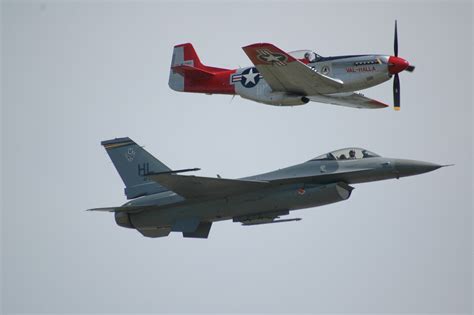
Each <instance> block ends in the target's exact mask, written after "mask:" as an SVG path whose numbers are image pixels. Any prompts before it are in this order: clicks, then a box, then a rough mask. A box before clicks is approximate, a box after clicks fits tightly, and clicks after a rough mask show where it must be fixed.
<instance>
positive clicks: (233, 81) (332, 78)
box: [168, 22, 415, 110]
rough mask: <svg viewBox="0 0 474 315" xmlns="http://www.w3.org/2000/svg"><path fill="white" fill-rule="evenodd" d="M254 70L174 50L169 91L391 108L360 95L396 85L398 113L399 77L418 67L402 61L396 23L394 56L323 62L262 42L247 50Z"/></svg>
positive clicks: (302, 52)
mask: <svg viewBox="0 0 474 315" xmlns="http://www.w3.org/2000/svg"><path fill="white" fill-rule="evenodd" d="M243 50H244V51H245V53H246V54H247V55H248V57H249V58H250V60H251V61H252V63H253V64H254V66H253V67H246V68H239V69H223V68H216V67H209V66H205V65H203V64H202V63H201V61H200V59H199V57H198V55H197V54H196V51H195V50H194V48H193V46H192V45H191V44H189V43H187V44H181V45H177V46H175V47H174V50H173V58H172V61H171V69H170V76H169V82H168V84H169V86H170V87H171V88H172V89H173V90H175V91H180V92H195V93H206V94H230V95H240V96H241V97H242V98H246V99H249V100H253V101H256V102H260V103H264V104H269V105H279V106H293V105H303V104H306V103H308V102H309V101H314V102H320V103H328V104H333V105H341V106H347V107H355V108H385V107H387V106H388V105H386V104H384V103H382V102H379V101H376V100H373V99H370V98H368V97H366V96H364V95H363V94H361V93H359V92H357V91H359V90H363V89H367V88H370V87H373V86H375V85H378V84H381V83H383V82H385V81H387V80H389V79H390V78H392V77H393V78H394V80H393V100H394V108H395V109H396V110H399V109H400V80H399V77H398V73H400V72H402V71H404V70H407V71H409V72H412V71H413V70H414V69H415V67H414V66H412V65H410V64H409V63H408V62H407V61H406V60H405V59H403V58H400V57H398V35H397V24H396V22H395V39H394V51H395V53H394V56H387V55H376V54H369V55H348V56H332V57H323V56H320V55H318V54H317V53H315V52H314V51H311V50H298V51H293V52H289V53H286V52H284V51H282V50H281V49H279V48H278V47H276V46H274V45H272V44H267V43H259V44H253V45H249V46H246V47H243Z"/></svg>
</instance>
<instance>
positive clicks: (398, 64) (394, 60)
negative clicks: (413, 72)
mask: <svg viewBox="0 0 474 315" xmlns="http://www.w3.org/2000/svg"><path fill="white" fill-rule="evenodd" d="M408 66H410V64H409V63H408V61H406V60H405V59H403V58H400V57H395V56H391V57H390V58H388V72H389V73H390V74H396V73H399V72H402V71H403V70H405V69H406V68H408Z"/></svg>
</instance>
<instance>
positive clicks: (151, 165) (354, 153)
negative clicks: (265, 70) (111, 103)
mask: <svg viewBox="0 0 474 315" xmlns="http://www.w3.org/2000/svg"><path fill="white" fill-rule="evenodd" d="M102 145H103V146H104V148H105V150H106V151H107V153H108V154H109V156H110V158H111V159H112V162H113V164H114V165H115V168H116V169H117V171H118V173H119V175H120V177H121V178H122V180H123V182H124V184H125V195H126V196H127V198H128V199H130V201H129V202H127V203H125V204H124V205H122V206H118V207H109V208H96V209H90V210H93V211H109V212H114V213H115V222H116V223H117V224H118V225H119V226H122V227H126V228H131V229H136V230H138V231H139V232H140V233H141V234H143V235H144V236H147V237H162V236H167V235H168V234H169V233H170V232H171V231H173V232H182V233H183V236H184V237H193V238H207V237H208V235H209V231H210V229H211V225H212V223H213V222H216V221H222V220H233V221H234V222H240V223H241V224H242V225H257V224H269V223H277V222H288V221H299V220H301V219H300V218H289V219H280V217H282V216H285V215H288V214H289V213H290V211H292V210H298V209H304V208H310V207H317V206H322V205H326V204H330V203H334V202H339V201H343V200H347V199H349V197H350V196H351V192H352V190H353V189H354V188H353V187H352V185H354V184H358V183H365V182H371V181H379V180H384V179H391V178H397V179H398V178H400V177H404V176H412V175H418V174H422V173H426V172H430V171H433V170H436V169H438V168H440V167H442V165H437V164H433V163H428V162H421V161H412V160H402V159H393V158H384V157H381V156H379V155H377V154H375V153H373V152H370V151H368V150H365V149H360V148H347V149H341V150H337V151H333V152H330V153H326V154H323V155H320V156H318V157H316V158H314V159H311V160H309V161H307V162H304V163H301V164H297V165H294V166H290V167H287V168H283V169H280V170H277V171H273V172H269V173H264V174H259V175H255V176H250V177H245V178H241V179H224V178H220V177H219V176H218V177H217V178H211V177H200V176H185V175H180V173H182V172H187V171H195V170H199V169H185V170H172V169H170V168H169V167H167V166H166V165H165V164H163V163H162V162H160V161H159V160H158V159H156V158H155V157H153V156H152V155H151V154H150V153H148V152H147V151H145V150H144V149H143V148H142V147H140V146H138V145H137V144H136V143H135V142H134V141H132V140H131V139H130V138H118V139H113V140H107V141H103V142H102Z"/></svg>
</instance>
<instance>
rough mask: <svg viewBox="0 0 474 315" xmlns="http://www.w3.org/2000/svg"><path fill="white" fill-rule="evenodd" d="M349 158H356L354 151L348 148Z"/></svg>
mask: <svg viewBox="0 0 474 315" xmlns="http://www.w3.org/2000/svg"><path fill="white" fill-rule="evenodd" d="M349 158H350V159H355V158H356V151H354V150H350V151H349Z"/></svg>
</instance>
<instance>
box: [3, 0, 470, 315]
mask: <svg viewBox="0 0 474 315" xmlns="http://www.w3.org/2000/svg"><path fill="white" fill-rule="evenodd" d="M395 19H398V22H399V44H400V45H399V51H400V56H401V57H404V58H406V59H407V60H408V61H410V62H411V63H413V64H415V65H416V66H417V69H416V71H415V72H414V73H411V74H410V73H407V72H404V73H402V74H401V75H400V77H401V78H400V79H401V92H402V110H401V111H400V112H394V111H393V110H392V109H386V110H372V111H371V110H354V109H349V108H342V107H336V106H330V105H325V104H317V103H310V104H308V105H305V106H301V107H293V108H278V107H272V106H265V105H262V104H258V103H254V102H250V101H247V100H243V99H240V98H239V97H236V98H235V99H234V100H233V101H232V102H231V97H230V96H219V95H214V96H207V95H198V94H185V93H177V92H174V91H172V90H170V89H169V88H168V86H167V80H168V71H169V64H170V59H171V53H172V47H173V45H175V44H179V43H184V42H192V43H193V44H194V46H195V48H196V50H197V53H198V54H199V56H200V57H201V60H202V61H203V62H204V63H205V64H209V65H213V66H218V67H229V68H233V67H237V66H239V65H240V66H246V65H250V61H249V60H248V58H247V56H246V55H245V54H244V52H243V51H242V50H241V47H242V46H245V45H248V44H251V43H254V42H271V43H274V44H275V45H277V46H278V47H280V48H282V49H284V50H287V51H290V50H296V49H306V48H309V49H314V50H316V51H317V52H318V53H319V54H321V55H338V54H352V53H386V54H392V53H393V21H394V20H395ZM1 21H2V42H1V44H2V58H1V61H2V71H1V73H2V84H1V87H2V129H1V132H2V146H1V148H2V191H1V192H2V196H3V198H2V243H1V244H2V252H1V257H2V259H1V263H2V281H1V283H2V294H1V297H2V301H1V303H0V304H1V305H2V308H3V312H5V313H15V312H48V313H53V312H59V313H63V312H75V313H83V312H97V313H100V312H111V313H116V312H219V313H221V312H290V313H296V312H313V313H315V312H355V313H364V312H384V313H389V312H390V313H402V312H411V313H421V312H441V313H456V312H457V313H470V312H471V308H472V270H471V268H472V267H471V265H472V252H473V251H472V234H471V231H472V208H473V207H472V206H473V205H472V191H473V187H472V174H473V173H472V165H471V164H472V157H473V156H472V144H473V142H472V140H473V139H472V135H473V130H472V105H473V102H472V96H471V90H472V86H473V82H472V74H471V73H472V72H471V69H472V3H471V2H459V1H458V2H455V1H449V2H447V1H446V2H432V3H427V2H412V1H410V2H401V3H400V2H399V1H396V2H395V1H393V2H380V3H376V2H358V3H349V2H347V3H346V2H294V1H291V2H278V3H269V2H245V1H244V2H226V3H220V2H193V3H179V4H175V3H172V2H126V1H120V2H114V1H104V2H100V3H98V4H97V3H93V2H90V1H74V2H67V3H61V2H40V1H34V2H24V1H21V2H13V1H6V2H5V1H4V2H2V18H1ZM364 93H365V94H366V95H367V96H369V97H373V98H375V99H378V100H381V101H383V102H387V103H391V102H392V82H388V83H385V84H383V85H381V86H378V87H375V88H372V89H370V90H366V91H364ZM123 136H129V137H131V138H132V139H134V140H135V141H137V142H138V143H139V144H142V145H145V146H146V148H147V150H149V151H150V152H151V153H152V154H154V155H156V156H157V157H158V158H159V159H160V160H162V161H163V162H165V163H166V164H168V165H169V166H170V167H172V168H177V169H180V168H188V167H200V168H202V171H201V172H199V174H200V175H203V176H215V174H217V173H219V174H220V175H221V176H223V177H230V178H235V177H243V176H247V175H252V174H255V173H260V172H264V171H270V170H273V169H276V168H279V167H285V166H289V165H291V164H295V163H299V162H302V161H305V160H308V159H310V158H312V157H314V156H316V155H319V154H322V153H324V152H327V151H331V150H333V149H337V148H341V147H346V146H361V147H366V148H367V149H369V150H372V151H374V152H376V153H379V154H381V155H383V156H388V157H398V158H411V159H418V160H425V161H431V162H434V163H440V164H448V163H454V164H456V166H455V167H451V168H443V169H440V170H438V171H436V172H432V173H429V174H425V175H420V176H416V177H410V178H404V179H401V180H392V181H385V182H378V183H369V184H362V185H358V186H356V190H355V191H354V192H353V194H352V197H351V198H350V200H348V201H345V202H341V203H338V204H334V205H330V206H325V207H319V208H313V209H306V210H301V211H298V212H295V213H294V214H295V216H300V217H302V218H303V220H302V221H300V222H298V223H288V224H271V225H262V226H257V227H241V226H240V225H238V224H234V223H232V222H222V223H217V224H214V225H213V227H212V230H211V234H210V238H209V239H208V240H195V239H183V238H182V237H181V235H180V234H171V236H170V237H168V238H163V239H147V238H144V237H142V236H141V235H140V234H139V233H138V232H136V231H133V230H127V229H123V228H120V227H118V226H116V225H115V222H114V219H113V216H112V215H111V214H104V213H90V212H85V211H84V210H85V209H88V208H92V207H100V206H116V205H120V204H122V203H123V202H124V201H125V197H124V195H123V184H122V182H121V180H120V178H119V176H118V174H117V173H116V171H115V169H114V168H113V165H112V163H111V162H110V160H109V158H108V156H107V155H106V153H105V151H104V150H103V148H102V147H101V146H100V145H99V143H100V141H101V140H104V139H109V138H113V137H123Z"/></svg>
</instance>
